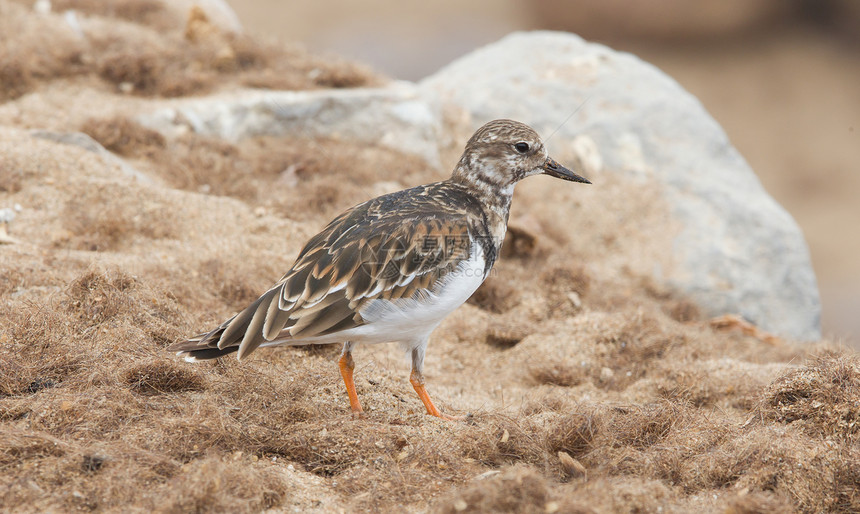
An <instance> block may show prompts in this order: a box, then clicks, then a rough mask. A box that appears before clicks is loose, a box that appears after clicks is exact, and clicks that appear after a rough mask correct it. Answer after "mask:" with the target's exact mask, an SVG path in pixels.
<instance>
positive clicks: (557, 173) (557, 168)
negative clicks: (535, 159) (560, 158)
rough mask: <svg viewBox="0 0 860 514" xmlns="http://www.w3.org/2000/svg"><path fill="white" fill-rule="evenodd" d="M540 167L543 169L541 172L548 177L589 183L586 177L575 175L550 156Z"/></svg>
mask: <svg viewBox="0 0 860 514" xmlns="http://www.w3.org/2000/svg"><path fill="white" fill-rule="evenodd" d="M541 169H543V172H544V173H545V174H546V175H549V176H550V177H555V178H560V179H562V180H569V181H571V182H582V183H583V184H591V182H590V181H589V180H588V179H587V178H585V177H581V176H579V175H577V174H576V173H574V172H572V171H570V170H569V169H567V168H565V167H564V166H562V165H561V164H559V163H557V162H555V160H554V159H552V158H547V160H546V162H545V163H544V165H543V166H541Z"/></svg>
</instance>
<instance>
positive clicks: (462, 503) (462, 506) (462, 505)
mask: <svg viewBox="0 0 860 514" xmlns="http://www.w3.org/2000/svg"><path fill="white" fill-rule="evenodd" d="M467 508H469V504H468V503H466V500H464V499H462V498H459V499H458V500H457V501H455V502H454V510H456V511H457V512H463V511H464V510H466V509H467Z"/></svg>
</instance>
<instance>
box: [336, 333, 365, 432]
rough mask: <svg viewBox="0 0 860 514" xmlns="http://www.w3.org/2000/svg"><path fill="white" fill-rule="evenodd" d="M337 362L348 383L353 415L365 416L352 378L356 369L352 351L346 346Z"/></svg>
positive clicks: (347, 387)
mask: <svg viewBox="0 0 860 514" xmlns="http://www.w3.org/2000/svg"><path fill="white" fill-rule="evenodd" d="M337 363H338V365H339V366H340V376H342V377H343V383H344V384H345V385H346V394H348V395H349V406H350V407H351V408H352V417H353V418H361V417H364V414H363V412H364V409H362V408H361V402H359V401H358V394H357V393H356V392H355V382H354V381H353V380H352V371H353V370H354V369H355V362H354V361H353V360H352V352H350V351H349V350H347V349H346V348H344V351H343V353H342V354H341V356H340V360H338V361H337Z"/></svg>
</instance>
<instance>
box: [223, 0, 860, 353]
mask: <svg viewBox="0 0 860 514" xmlns="http://www.w3.org/2000/svg"><path fill="white" fill-rule="evenodd" d="M228 3H230V4H231V6H232V7H233V8H234V10H235V11H236V13H237V14H238V15H239V18H240V19H241V21H242V23H243V24H244V26H245V29H246V30H247V31H249V32H253V33H256V34H260V35H270V36H272V37H276V38H278V39H281V40H285V41H294V42H300V43H302V44H303V45H304V46H306V47H307V48H308V49H309V50H312V51H315V52H331V53H335V54H339V55H343V56H346V57H351V58H353V59H356V60H359V61H363V62H365V63H367V64H369V65H371V66H372V67H374V68H375V69H376V70H377V71H380V72H382V73H384V74H387V75H389V76H390V77H392V78H398V79H408V80H418V79H421V78H423V77H425V76H427V75H429V74H432V73H433V72H434V71H436V70H437V69H439V68H440V67H442V66H444V65H445V64H447V63H448V62H450V61H451V60H453V59H455V58H457V57H459V56H461V55H463V54H465V53H468V52H469V51H471V50H472V49H474V48H475V47H477V46H481V45H484V44H487V43H490V42H493V41H495V40H497V39H499V38H501V37H502V36H504V35H506V34H508V33H510V32H512V31H516V30H535V29H552V30H564V31H569V32H574V33H577V34H579V35H580V36H582V37H584V38H586V39H588V40H591V41H595V42H599V43H604V44H606V45H608V46H610V47H612V48H614V49H616V50H624V51H628V52H631V53H634V54H636V55H638V56H639V57H641V58H642V59H644V60H646V61H648V62H650V63H652V64H654V65H656V66H657V67H659V68H661V69H662V70H663V71H665V72H666V73H668V74H669V75H671V76H672V77H674V78H675V79H676V80H677V81H678V82H680V83H681V85H682V86H684V87H685V88H686V89H687V90H688V91H690V92H691V93H693V94H694V95H696V96H697V97H698V98H699V99H700V100H701V101H702V103H703V104H704V105H705V107H706V108H707V109H708V111H710V113H711V114H712V115H713V116H714V117H715V118H716V119H717V121H718V122H720V124H722V126H723V128H724V129H725V130H726V132H727V133H728V135H729V137H730V138H731V140H732V142H733V143H734V145H735V146H736V147H737V148H738V150H739V151H740V152H741V154H743V155H744V156H745V157H746V159H747V160H748V161H749V163H750V165H751V166H752V168H753V169H754V170H755V172H756V173H757V174H758V176H759V178H760V180H761V181H762V183H763V184H764V186H765V188H766V189H767V190H768V191H769V192H770V194H771V195H772V196H774V197H775V198H776V200H777V201H778V202H780V203H781V204H782V205H783V206H784V207H785V208H786V209H787V210H788V211H789V212H791V214H792V215H793V216H794V218H795V219H796V220H797V222H798V223H799V224H800V226H801V228H802V229H803V232H804V234H805V236H806V239H807V241H808V243H809V246H810V250H811V252H812V260H813V265H814V266H815V271H816V274H817V276H818V281H819V288H820V291H821V298H822V303H823V316H822V324H823V330H824V335H825V336H826V337H830V338H832V339H835V340H838V341H843V342H846V343H849V344H852V345H854V346H855V347H858V346H860V1H858V0H700V1H699V2H689V1H688V0H649V1H645V0H581V1H572V0H473V1H468V2H463V1H462V0H459V1H455V0H437V1H434V2H414V1H403V0H363V1H362V2H355V1H351V0H317V1H315V2H306V1H296V0H293V1H283V0H243V1H239V0H230V1H229V2H228ZM774 294H775V295H778V294H780V292H779V291H774Z"/></svg>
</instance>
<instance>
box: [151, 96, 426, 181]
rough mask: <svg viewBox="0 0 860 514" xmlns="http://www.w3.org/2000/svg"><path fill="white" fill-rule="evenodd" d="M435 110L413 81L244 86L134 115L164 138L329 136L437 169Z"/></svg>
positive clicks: (231, 138)
mask: <svg viewBox="0 0 860 514" xmlns="http://www.w3.org/2000/svg"><path fill="white" fill-rule="evenodd" d="M440 120H441V116H440V114H439V109H438V108H437V107H436V106H434V105H433V104H432V102H431V103H428V102H427V101H426V99H424V98H423V97H422V96H421V95H420V94H419V91H418V89H417V88H416V86H415V85H414V84H412V83H408V82H395V83H392V84H390V85H388V86H387V87H384V88H368V89H324V90H314V91H260V90H246V91H238V92H235V91H234V92H229V93H224V94H218V95H213V96H209V97H203V98H196V99H190V100H185V99H183V100H175V101H173V102H171V103H170V104H169V106H168V107H165V108H162V109H159V110H156V111H154V112H151V113H147V114H143V115H140V116H138V121H139V122H140V123H142V124H143V125H145V126H147V127H149V128H152V129H154V130H157V131H159V132H161V133H162V134H164V135H165V136H167V137H172V136H176V135H177V134H180V133H182V132H184V131H189V130H190V131H193V132H195V133H198V134H203V135H209V136H214V137H219V138H223V139H227V140H231V141H236V140H239V139H242V138H246V137H252V136H259V135H269V136H295V137H306V138H317V137H326V138H333V139H341V140H348V141H353V142H361V143H367V144H370V145H381V146H384V147H387V148H391V149H393V150H397V151H401V152H405V153H411V154H415V155H418V156H420V157H423V158H424V159H425V160H426V161H427V162H428V163H430V164H431V165H434V166H439V164H440V157H439V148H438V145H437V140H438V139H439V137H440V132H441V121H440Z"/></svg>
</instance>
